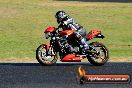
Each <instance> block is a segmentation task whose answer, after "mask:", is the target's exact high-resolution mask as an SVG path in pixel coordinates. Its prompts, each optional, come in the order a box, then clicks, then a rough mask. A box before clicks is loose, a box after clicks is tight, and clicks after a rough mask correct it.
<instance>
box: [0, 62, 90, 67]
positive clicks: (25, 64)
mask: <svg viewBox="0 0 132 88" xmlns="http://www.w3.org/2000/svg"><path fill="white" fill-rule="evenodd" d="M1 65H8V66H9V65H10V66H43V65H41V64H39V63H0V66H1ZM77 65H85V66H86V65H87V66H93V65H91V64H90V63H80V62H79V63H56V64H54V65H48V66H77Z"/></svg>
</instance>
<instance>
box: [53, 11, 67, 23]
mask: <svg viewBox="0 0 132 88" xmlns="http://www.w3.org/2000/svg"><path fill="white" fill-rule="evenodd" d="M66 16H67V15H66V13H65V12H64V11H58V12H57V13H56V14H55V18H56V19H57V21H62V19H63V18H65V17H66Z"/></svg>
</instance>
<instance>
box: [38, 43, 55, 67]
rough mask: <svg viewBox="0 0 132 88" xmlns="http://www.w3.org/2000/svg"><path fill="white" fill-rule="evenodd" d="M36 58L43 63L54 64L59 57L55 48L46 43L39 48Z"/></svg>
mask: <svg viewBox="0 0 132 88" xmlns="http://www.w3.org/2000/svg"><path fill="white" fill-rule="evenodd" d="M36 59H37V61H38V62H39V63H40V64H41V65H53V64H55V63H56V62H57V57H56V54H55V53H54V52H53V48H52V47H49V48H47V46H46V45H44V44H42V45H40V46H39V47H38V48H37V50H36Z"/></svg>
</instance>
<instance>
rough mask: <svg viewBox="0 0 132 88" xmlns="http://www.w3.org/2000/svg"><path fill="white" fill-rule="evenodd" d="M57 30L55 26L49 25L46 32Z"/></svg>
mask: <svg viewBox="0 0 132 88" xmlns="http://www.w3.org/2000/svg"><path fill="white" fill-rule="evenodd" d="M55 30H56V28H55V27H48V28H46V30H45V31H44V33H47V32H53V31H55Z"/></svg>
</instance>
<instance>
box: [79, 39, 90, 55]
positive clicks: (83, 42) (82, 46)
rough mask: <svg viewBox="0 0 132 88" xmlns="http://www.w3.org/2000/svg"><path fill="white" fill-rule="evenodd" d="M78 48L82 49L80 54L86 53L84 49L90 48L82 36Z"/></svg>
mask: <svg viewBox="0 0 132 88" xmlns="http://www.w3.org/2000/svg"><path fill="white" fill-rule="evenodd" d="M80 49H81V51H82V54H86V53H85V52H86V50H89V49H90V46H89V45H88V44H87V43H86V40H85V39H84V38H82V39H81V44H80Z"/></svg>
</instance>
